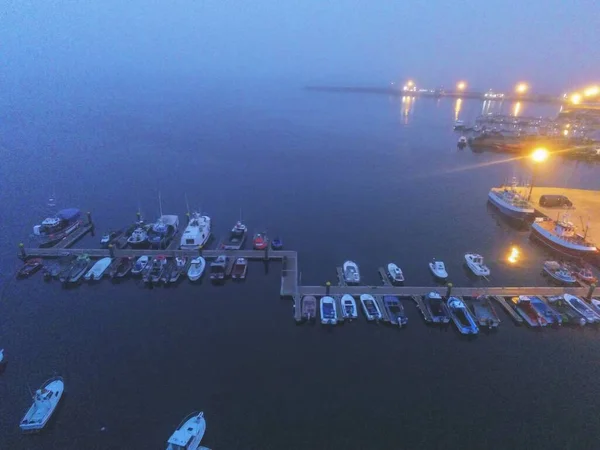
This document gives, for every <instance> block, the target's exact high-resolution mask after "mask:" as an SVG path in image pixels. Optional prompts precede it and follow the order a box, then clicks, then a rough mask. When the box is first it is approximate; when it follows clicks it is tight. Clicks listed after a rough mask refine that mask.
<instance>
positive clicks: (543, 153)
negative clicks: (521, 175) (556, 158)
mask: <svg viewBox="0 0 600 450" xmlns="http://www.w3.org/2000/svg"><path fill="white" fill-rule="evenodd" d="M548 154H549V153H548V150H546V149H545V148H536V149H535V150H534V151H533V153H532V154H531V159H533V160H534V161H535V162H538V163H539V162H544V161H546V160H547V159H548Z"/></svg>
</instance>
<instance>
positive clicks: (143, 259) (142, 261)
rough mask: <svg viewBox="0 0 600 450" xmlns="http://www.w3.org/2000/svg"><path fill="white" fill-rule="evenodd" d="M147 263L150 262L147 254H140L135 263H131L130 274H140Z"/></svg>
mask: <svg viewBox="0 0 600 450" xmlns="http://www.w3.org/2000/svg"><path fill="white" fill-rule="evenodd" d="M149 263H150V257H149V256H148V255H142V256H140V257H139V258H138V259H137V261H136V262H135V264H134V265H133V268H132V269H131V274H132V275H141V274H142V272H143V271H144V269H145V268H146V266H147V265H148V264H149Z"/></svg>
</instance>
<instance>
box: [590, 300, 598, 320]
mask: <svg viewBox="0 0 600 450" xmlns="http://www.w3.org/2000/svg"><path fill="white" fill-rule="evenodd" d="M590 307H591V308H592V309H593V310H594V312H595V313H596V314H598V315H599V316H600V300H598V299H597V298H593V299H591V300H590Z"/></svg>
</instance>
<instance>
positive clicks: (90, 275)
mask: <svg viewBox="0 0 600 450" xmlns="http://www.w3.org/2000/svg"><path fill="white" fill-rule="evenodd" d="M111 263H112V258H102V259H99V260H98V261H96V262H95V263H94V265H93V266H92V268H91V269H90V270H88V271H87V273H86V274H85V275H84V276H83V278H84V279H85V280H86V281H94V280H99V279H100V278H102V277H103V276H104V272H106V270H107V269H108V267H109V266H110V264H111Z"/></svg>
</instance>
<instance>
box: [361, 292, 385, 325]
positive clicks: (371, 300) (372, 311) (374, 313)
mask: <svg viewBox="0 0 600 450" xmlns="http://www.w3.org/2000/svg"><path fill="white" fill-rule="evenodd" d="M360 303H361V305H362V310H363V312H364V313H365V316H366V317H367V320H368V321H369V322H372V321H373V320H376V321H379V320H381V318H382V314H381V310H380V309H379V305H378V304H377V302H376V301H375V297H373V296H372V295H370V294H362V295H361V296H360Z"/></svg>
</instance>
